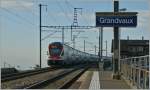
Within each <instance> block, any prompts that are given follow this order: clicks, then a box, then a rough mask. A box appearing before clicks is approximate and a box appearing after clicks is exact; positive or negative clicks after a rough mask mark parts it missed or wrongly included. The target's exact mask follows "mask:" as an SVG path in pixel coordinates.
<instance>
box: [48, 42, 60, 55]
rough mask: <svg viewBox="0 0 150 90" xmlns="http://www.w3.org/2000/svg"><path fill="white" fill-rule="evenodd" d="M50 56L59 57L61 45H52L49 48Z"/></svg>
mask: <svg viewBox="0 0 150 90" xmlns="http://www.w3.org/2000/svg"><path fill="white" fill-rule="evenodd" d="M49 52H50V56H60V54H61V52H62V45H60V44H52V45H50V48H49Z"/></svg>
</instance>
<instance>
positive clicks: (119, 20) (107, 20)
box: [96, 15, 137, 27]
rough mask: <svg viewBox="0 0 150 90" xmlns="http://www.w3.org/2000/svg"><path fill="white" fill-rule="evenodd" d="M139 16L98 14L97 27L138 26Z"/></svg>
mask: <svg viewBox="0 0 150 90" xmlns="http://www.w3.org/2000/svg"><path fill="white" fill-rule="evenodd" d="M136 26H137V16H129V15H122V16H121V15H118V16H96V27H136Z"/></svg>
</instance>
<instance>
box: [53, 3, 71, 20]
mask: <svg viewBox="0 0 150 90" xmlns="http://www.w3.org/2000/svg"><path fill="white" fill-rule="evenodd" d="M56 3H57V5H58V6H59V8H60V10H61V11H62V12H63V13H64V15H65V16H66V19H67V20H68V22H70V18H69V15H68V13H67V12H66V11H65V10H64V8H63V7H62V6H61V4H60V3H59V2H58V0H56Z"/></svg>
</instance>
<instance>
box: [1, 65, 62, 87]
mask: <svg viewBox="0 0 150 90" xmlns="http://www.w3.org/2000/svg"><path fill="white" fill-rule="evenodd" d="M58 72H62V70H60V69H59V68H45V69H41V70H36V71H33V72H26V73H23V74H22V73H21V74H16V75H15V76H10V77H6V78H5V79H3V81H1V88H2V89H21V88H23V87H25V86H28V85H31V84H33V83H35V82H39V81H41V80H43V79H44V78H48V77H50V76H51V75H52V74H53V73H55V74H57V73H58Z"/></svg>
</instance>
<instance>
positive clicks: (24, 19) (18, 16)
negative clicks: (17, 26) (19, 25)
mask: <svg viewBox="0 0 150 90" xmlns="http://www.w3.org/2000/svg"><path fill="white" fill-rule="evenodd" d="M0 8H1V9H2V10H4V11H6V12H8V13H10V14H12V15H14V16H16V17H17V18H20V19H22V20H23V21H26V22H27V23H28V24H30V25H35V24H33V23H31V22H30V21H28V20H27V19H26V18H24V17H22V16H20V15H18V14H16V13H14V12H12V11H10V10H8V9H6V8H3V7H0Z"/></svg>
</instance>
